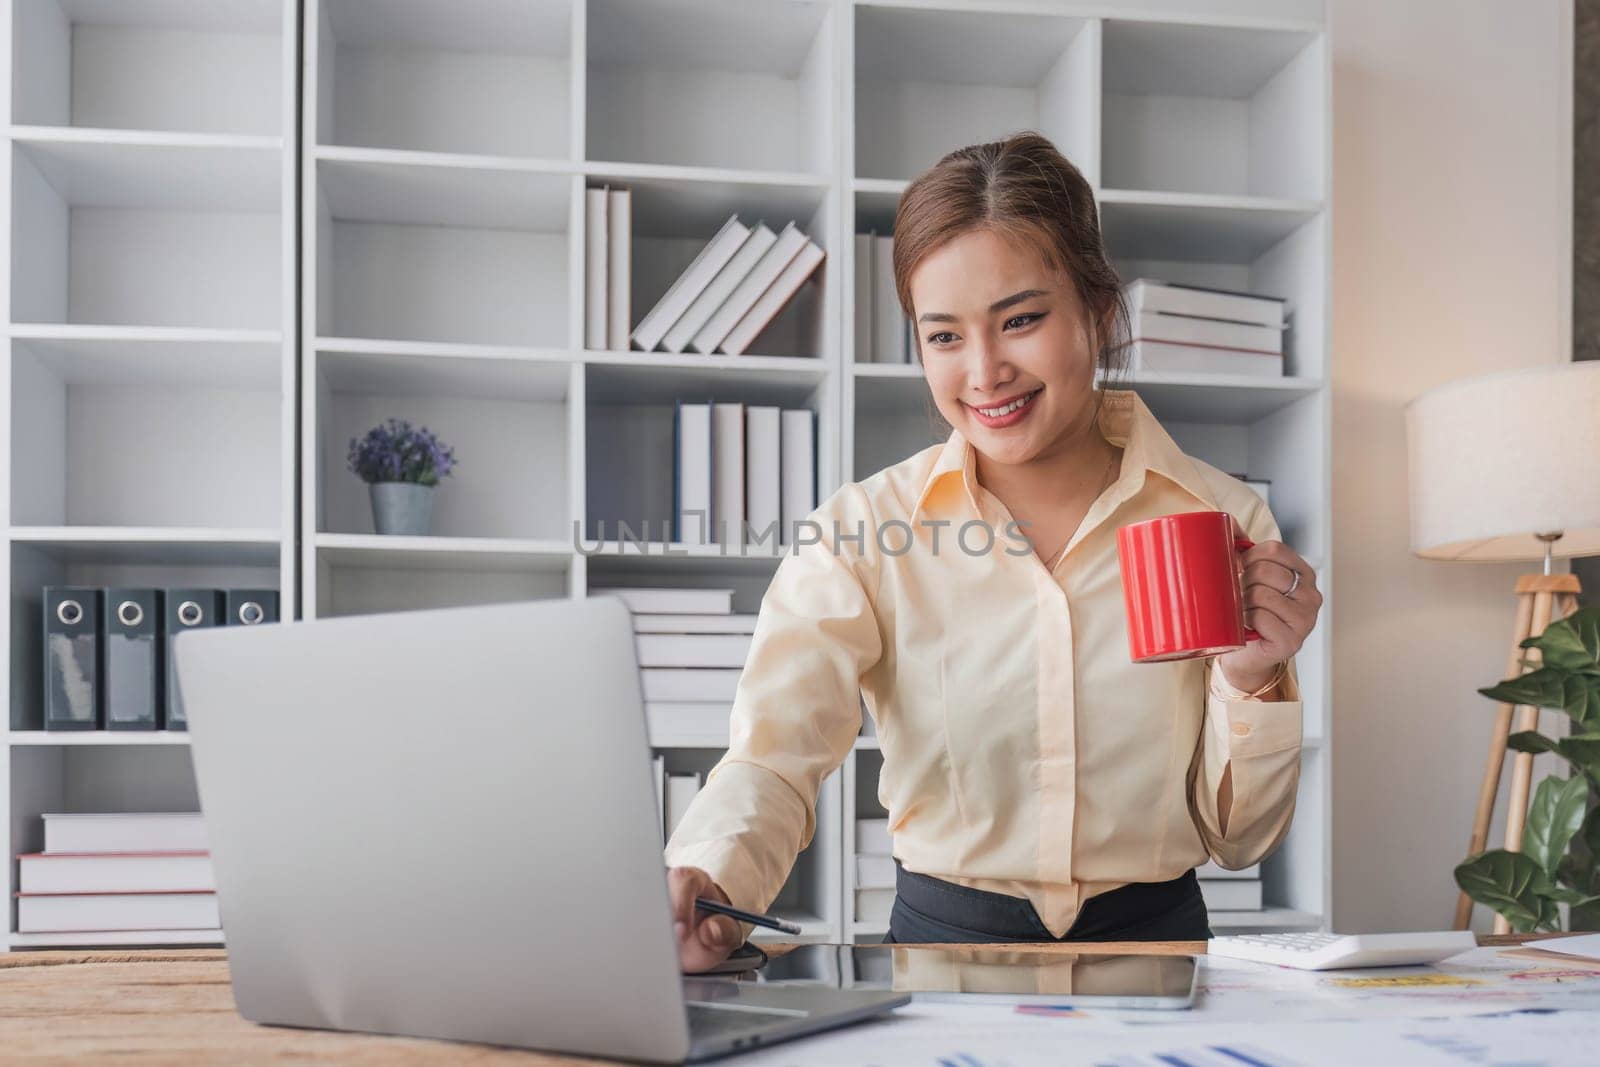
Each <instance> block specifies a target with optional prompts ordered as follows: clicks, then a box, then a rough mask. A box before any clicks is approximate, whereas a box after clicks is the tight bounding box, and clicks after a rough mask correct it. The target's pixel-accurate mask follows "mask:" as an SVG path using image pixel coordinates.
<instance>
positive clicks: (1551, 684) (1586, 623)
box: [1455, 608, 1600, 933]
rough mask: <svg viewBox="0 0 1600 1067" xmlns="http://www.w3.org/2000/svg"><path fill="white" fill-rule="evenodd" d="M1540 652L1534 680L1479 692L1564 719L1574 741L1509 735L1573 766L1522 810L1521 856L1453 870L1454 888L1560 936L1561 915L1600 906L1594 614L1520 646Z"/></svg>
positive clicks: (1598, 645) (1486, 858)
mask: <svg viewBox="0 0 1600 1067" xmlns="http://www.w3.org/2000/svg"><path fill="white" fill-rule="evenodd" d="M1522 647H1523V648H1536V649H1538V650H1539V653H1540V656H1541V662H1540V663H1539V665H1538V666H1536V667H1535V668H1534V669H1533V670H1530V671H1528V672H1527V673H1526V674H1522V675H1519V676H1517V677H1515V678H1507V679H1506V680H1505V681H1503V682H1501V683H1500V684H1499V685H1493V686H1489V687H1488V688H1486V689H1480V690H1478V692H1480V693H1482V694H1483V695H1484V696H1486V697H1489V698H1490V699H1491V700H1495V701H1499V702H1501V703H1506V704H1528V705H1532V706H1533V707H1538V708H1549V709H1552V710H1555V711H1560V712H1564V713H1565V714H1566V715H1567V716H1568V717H1569V718H1571V719H1572V723H1573V733H1572V735H1571V736H1568V737H1562V738H1556V739H1552V738H1549V737H1546V736H1545V735H1544V734H1541V733H1540V732H1539V731H1537V730H1524V731H1521V732H1519V733H1514V734H1512V735H1511V736H1510V738H1508V739H1507V741H1506V746H1507V747H1508V748H1511V749H1513V750H1514V751H1517V752H1530V753H1535V754H1537V753H1540V752H1553V753H1555V754H1556V755H1557V756H1559V757H1560V758H1562V759H1564V760H1566V762H1567V763H1568V764H1569V765H1570V766H1571V768H1572V773H1571V775H1570V776H1569V777H1565V778H1563V777H1561V776H1559V775H1554V774H1552V775H1550V776H1549V777H1547V778H1545V779H1544V780H1543V781H1542V782H1540V783H1539V787H1538V789H1537V790H1536V791H1535V792H1534V795H1533V800H1532V802H1531V803H1530V804H1529V805H1528V817H1527V822H1526V823H1525V824H1524V827H1523V831H1522V851H1521V852H1510V851H1507V850H1506V849H1500V848H1497V849H1490V850H1489V851H1487V852H1480V853H1478V854H1477V855H1476V856H1469V857H1468V858H1467V859H1466V860H1465V861H1464V862H1463V863H1462V864H1461V865H1460V866H1458V867H1457V868H1456V872H1455V873H1456V884H1457V885H1459V886H1460V887H1461V888H1462V890H1464V891H1465V892H1466V894H1467V895H1468V896H1469V897H1471V898H1472V899H1473V900H1475V901H1477V902H1478V903H1480V904H1484V905H1487V906H1488V907H1490V908H1492V909H1494V910H1495V911H1497V912H1499V913H1500V914H1501V915H1503V916H1505V917H1506V920H1507V921H1508V922H1510V923H1511V927H1512V929H1514V930H1516V931H1517V932H1518V933H1528V932H1530V931H1534V930H1556V929H1559V928H1560V923H1561V913H1560V911H1559V908H1558V906H1559V905H1561V904H1567V905H1570V906H1571V907H1573V908H1586V907H1590V906H1592V905H1595V904H1597V903H1600V807H1593V810H1590V809H1591V804H1590V803H1589V792H1590V790H1591V789H1593V790H1595V791H1596V792H1597V793H1600V608H1584V609H1583V610H1581V611H1578V612H1575V613H1573V614H1572V615H1569V616H1567V617H1566V618H1565V619H1561V620H1559V621H1557V622H1553V623H1551V624H1550V625H1549V626H1547V627H1545V631H1544V633H1542V634H1540V635H1538V636H1537V637H1530V638H1528V639H1527V640H1526V641H1524V642H1522Z"/></svg>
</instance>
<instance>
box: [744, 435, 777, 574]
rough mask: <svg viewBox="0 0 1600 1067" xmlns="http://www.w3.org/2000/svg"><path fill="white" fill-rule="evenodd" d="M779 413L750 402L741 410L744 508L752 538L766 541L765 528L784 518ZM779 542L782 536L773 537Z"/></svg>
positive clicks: (769, 527) (775, 524)
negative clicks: (742, 416)
mask: <svg viewBox="0 0 1600 1067" xmlns="http://www.w3.org/2000/svg"><path fill="white" fill-rule="evenodd" d="M782 442H783V431H782V412H781V411H780V410H779V409H778V408H775V407H763V406H759V405H754V404H752V405H750V406H749V407H746V408H745V409H744V510H745V522H746V523H748V524H749V527H750V530H751V531H752V535H753V537H754V539H756V540H757V541H760V542H761V543H766V541H767V540H768V538H767V531H768V530H774V531H776V530H778V529H779V523H781V522H782V521H783V492H782V486H781V484H780V483H781V480H782V476H783V457H782ZM773 540H776V541H782V540H783V538H782V536H781V535H778V536H776V537H775V538H773Z"/></svg>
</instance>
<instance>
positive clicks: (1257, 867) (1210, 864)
mask: <svg viewBox="0 0 1600 1067" xmlns="http://www.w3.org/2000/svg"><path fill="white" fill-rule="evenodd" d="M1194 874H1195V877H1196V878H1199V879H1200V880H1201V881H1203V882H1206V881H1216V880H1223V881H1246V880H1249V879H1252V878H1253V879H1255V880H1256V881H1260V880H1261V864H1259V863H1252V864H1251V865H1250V866H1248V867H1240V868H1239V869H1238V870H1237V871H1230V870H1228V868H1226V867H1219V866H1218V865H1217V861H1216V860H1207V861H1206V862H1204V863H1202V864H1201V865H1200V866H1198V867H1196V868H1195V869H1194Z"/></svg>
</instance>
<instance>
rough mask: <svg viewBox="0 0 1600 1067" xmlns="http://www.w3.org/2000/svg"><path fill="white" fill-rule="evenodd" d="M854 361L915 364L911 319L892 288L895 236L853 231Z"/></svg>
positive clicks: (915, 349) (874, 231) (915, 351)
mask: <svg viewBox="0 0 1600 1067" xmlns="http://www.w3.org/2000/svg"><path fill="white" fill-rule="evenodd" d="M855 253H856V285H855V292H856V362H857V363H915V362H916V361H917V355H916V353H917V346H916V344H915V342H914V340H913V338H912V334H911V320H910V319H909V318H908V317H907V316H906V314H905V312H903V311H901V310H900V298H899V297H898V296H897V295H896V294H895V288H894V238H893V237H882V236H879V234H878V232H877V231H876V230H872V231H868V232H867V233H858V234H856V244H855Z"/></svg>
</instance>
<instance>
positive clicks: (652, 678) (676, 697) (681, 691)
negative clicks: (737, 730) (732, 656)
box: [639, 667, 741, 704]
mask: <svg viewBox="0 0 1600 1067" xmlns="http://www.w3.org/2000/svg"><path fill="white" fill-rule="evenodd" d="M740 673H741V671H740V669H739V668H737V667H641V668H639V686H640V688H641V690H643V693H644V699H645V703H647V704H649V703H654V702H655V701H690V702H694V703H711V702H714V701H715V702H723V703H729V704H731V703H732V702H733V695H734V693H735V692H736V691H737V690H738V688H739V675H740Z"/></svg>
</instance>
